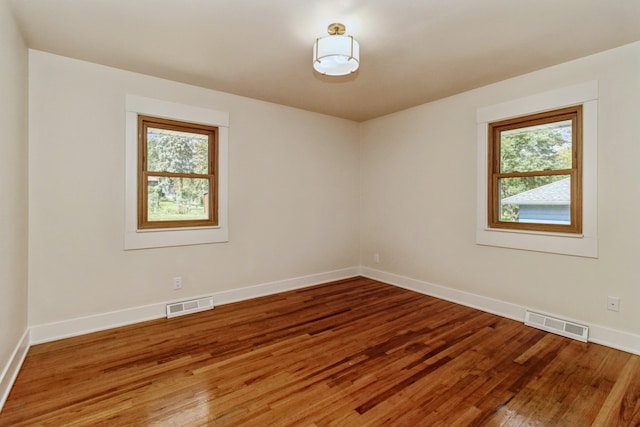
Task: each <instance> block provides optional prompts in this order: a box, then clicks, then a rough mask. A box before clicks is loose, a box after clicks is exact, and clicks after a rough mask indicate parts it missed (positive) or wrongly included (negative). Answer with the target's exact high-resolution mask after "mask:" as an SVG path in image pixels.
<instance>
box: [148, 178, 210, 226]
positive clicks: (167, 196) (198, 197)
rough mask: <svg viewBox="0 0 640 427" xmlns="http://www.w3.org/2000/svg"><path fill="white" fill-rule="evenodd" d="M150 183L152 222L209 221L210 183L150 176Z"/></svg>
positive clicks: (203, 180) (192, 179)
mask: <svg viewBox="0 0 640 427" xmlns="http://www.w3.org/2000/svg"><path fill="white" fill-rule="evenodd" d="M147 183H148V186H147V218H148V220H149V221H184V220H198V219H209V203H208V200H209V180H208V179H202V178H173V177H171V178H169V177H163V176H149V177H148V179H147Z"/></svg>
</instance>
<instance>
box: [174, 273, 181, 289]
mask: <svg viewBox="0 0 640 427" xmlns="http://www.w3.org/2000/svg"><path fill="white" fill-rule="evenodd" d="M173 289H174V290H178V289H182V277H180V276H176V277H174V278H173Z"/></svg>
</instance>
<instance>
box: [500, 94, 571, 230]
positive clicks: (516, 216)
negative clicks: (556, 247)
mask: <svg viewBox="0 0 640 427" xmlns="http://www.w3.org/2000/svg"><path fill="white" fill-rule="evenodd" d="M488 129H489V135H488V139H489V147H488V154H489V156H488V159H489V164H488V171H489V191H488V223H489V224H488V225H489V227H490V228H502V229H516V230H532V231H552V232H565V233H581V232H582V202H581V200H582V170H581V167H582V164H581V163H582V157H581V156H582V154H581V145H582V107H581V106H576V107H570V108H564V109H560V110H554V111H549V112H546V113H540V114H534V115H529V116H524V117H518V118H515V119H509V120H504V121H500V122H494V123H490V124H489V126H488Z"/></svg>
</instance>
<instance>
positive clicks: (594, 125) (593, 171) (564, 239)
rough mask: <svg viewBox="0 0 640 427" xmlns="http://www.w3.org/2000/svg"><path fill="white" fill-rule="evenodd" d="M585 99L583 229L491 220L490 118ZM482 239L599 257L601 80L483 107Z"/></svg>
mask: <svg viewBox="0 0 640 427" xmlns="http://www.w3.org/2000/svg"><path fill="white" fill-rule="evenodd" d="M580 104H581V105H582V108H583V111H582V119H583V120H582V121H583V133H582V138H583V139H582V171H583V172H582V203H583V205H582V234H579V235H575V234H564V233H552V232H534V231H521V230H505V229H495V228H489V227H488V226H487V224H488V221H487V215H488V214H487V211H488V208H487V203H488V202H487V185H488V184H487V180H488V177H487V167H488V166H487V162H488V157H487V156H488V124H489V123H491V122H495V121H500V120H506V119H510V118H513V117H518V116H525V115H529V114H535V113H540V112H543V111H549V110H555V109H559V108H563V107H569V106H572V105H580ZM476 123H477V141H478V146H477V162H478V163H477V229H476V243H477V244H479V245H488V246H498V247H504V248H512V249H523V250H530V251H538V252H549V253H557V254H564V255H575V256H583V257H590V258H597V257H598V164H597V154H598V82H597V81H591V82H587V83H582V84H577V85H574V86H569V87H565V88H561V89H557V90H553V91H549V92H545V93H541V94H537V95H532V96H529V97H525V98H520V99H516V100H513V101H509V102H505V103H502V104H497V105H491V106H487V107H483V108H479V109H478V110H477V116H476Z"/></svg>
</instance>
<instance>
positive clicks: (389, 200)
mask: <svg viewBox="0 0 640 427" xmlns="http://www.w3.org/2000/svg"><path fill="white" fill-rule="evenodd" d="M471 72H472V71H471ZM591 80H598V82H599V111H598V114H599V119H598V137H599V139H598V144H599V145H598V196H599V204H598V212H599V224H598V225H599V254H600V256H599V258H598V259H588V258H579V257H573V256H563V255H554V254H546V253H537V252H528V251H519V250H512V249H502V248H497V247H487V246H478V245H476V243H475V242H476V240H475V228H476V109H477V108H479V107H484V106H488V105H494V104H498V103H501V102H506V101H511V100H514V99H517V98H520V97H524V96H528V95H533V94H537V93H541V92H546V91H549V90H553V89H558V88H562V87H565V86H570V85H573V84H577V83H582V82H586V81H591ZM434 84H437V82H434ZM639 100H640V43H635V44H631V45H627V46H624V47H621V48H618V49H615V50H611V51H607V52H604V53H600V54H597V55H594V56H590V57H587V58H583V59H580V60H576V61H573V62H570V63H566V64H562V65H559V66H555V67H552V68H548V69H544V70H541V71H538V72H534V73H531V74H527V75H524V76H521V77H517V78H514V79H510V80H508V81H503V82H500V83H497V84H494V85H491V86H487V87H484V88H480V89H477V90H473V91H470V92H466V93H463V94H460V95H457V96H453V97H450V98H447V99H443V100H440V101H437V102H433V103H429V104H426V105H422V106H419V107H416V108H413V109H410V110H407V111H403V112H400V113H397V114H393V115H390V116H386V117H383V118H380V119H377V120H372V121H369V122H367V123H365V124H364V125H363V126H362V139H361V165H362V166H361V182H362V184H361V197H362V202H361V203H362V206H361V223H362V225H361V263H362V265H363V266H365V268H372V269H376V270H380V271H384V272H389V273H393V274H395V275H399V276H405V277H408V278H412V279H416V280H418V281H422V282H425V283H429V284H436V285H442V286H446V287H449V288H452V289H455V290H457V291H461V292H468V293H471V294H476V295H481V296H484V297H487V298H493V299H497V300H501V301H505V302H508V303H510V304H515V305H519V306H522V307H526V308H533V309H537V310H540V311H543V312H547V313H550V314H556V315H562V316H565V317H566V318H569V319H575V320H580V321H583V322H587V323H589V324H595V325H600V326H602V327H604V328H612V329H616V330H618V331H626V332H628V333H631V334H636V335H639V334H640V273H639V271H640V270H639V267H638V264H639V261H640V174H639V170H640V169H639V168H638V162H639V159H640V136H639V133H638V123H639V122H638V119H639V118H640V102H638V101H639ZM376 252H377V253H379V254H380V263H378V264H376V263H374V262H373V254H374V253H376ZM608 295H612V296H618V297H620V299H621V305H620V312H619V313H615V312H612V311H607V309H606V297H607V296H608ZM636 350H637V351H640V344H638V343H636Z"/></svg>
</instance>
